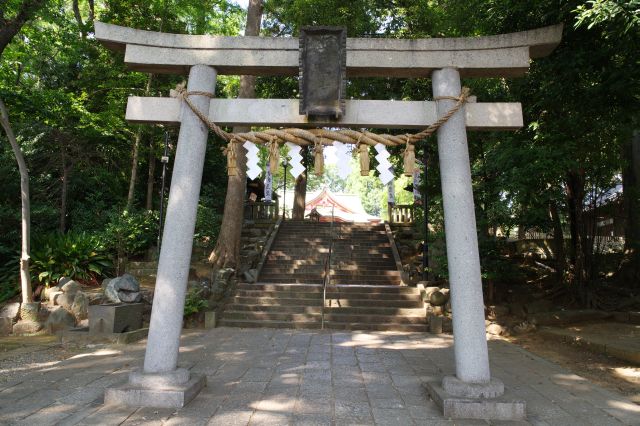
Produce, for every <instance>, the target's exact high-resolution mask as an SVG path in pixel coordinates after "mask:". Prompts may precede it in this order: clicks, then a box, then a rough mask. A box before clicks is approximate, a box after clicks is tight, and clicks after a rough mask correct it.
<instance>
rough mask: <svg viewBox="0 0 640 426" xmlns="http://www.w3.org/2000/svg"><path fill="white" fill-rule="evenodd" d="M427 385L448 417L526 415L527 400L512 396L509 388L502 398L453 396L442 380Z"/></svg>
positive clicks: (512, 417) (521, 417)
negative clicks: (518, 399) (443, 386)
mask: <svg viewBox="0 0 640 426" xmlns="http://www.w3.org/2000/svg"><path fill="white" fill-rule="evenodd" d="M425 387H426V388H427V392H428V393H429V396H431V399H433V401H434V402H435V403H436V405H438V406H439V407H440V408H441V409H442V411H443V414H444V416H445V417H446V418H451V419H483V420H511V421H518V420H524V419H525V417H526V408H527V407H526V402H524V401H517V400H514V399H512V398H510V397H509V392H508V390H507V392H505V394H504V395H503V396H502V397H500V398H493V399H484V398H461V397H457V396H452V395H450V394H448V393H447V392H445V390H444V389H443V388H442V385H441V384H440V382H429V383H427V384H426V385H425Z"/></svg>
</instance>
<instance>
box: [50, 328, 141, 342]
mask: <svg viewBox="0 0 640 426" xmlns="http://www.w3.org/2000/svg"><path fill="white" fill-rule="evenodd" d="M148 334H149V329H148V328H140V329H138V330H133V331H127V332H125V333H97V334H91V332H90V331H89V328H88V327H85V328H72V329H71V330H65V331H63V332H62V343H63V344H76V345H81V344H93V343H105V342H108V343H113V344H116V345H128V344H130V343H135V342H138V341H140V340H142V339H145V338H146V337H147V335H148Z"/></svg>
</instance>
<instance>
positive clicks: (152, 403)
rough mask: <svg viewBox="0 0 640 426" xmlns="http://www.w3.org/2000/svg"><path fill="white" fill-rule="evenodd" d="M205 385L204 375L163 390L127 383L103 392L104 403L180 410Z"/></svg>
mask: <svg viewBox="0 0 640 426" xmlns="http://www.w3.org/2000/svg"><path fill="white" fill-rule="evenodd" d="M206 385H207V379H206V376H204V375H198V376H193V377H191V379H190V380H189V381H188V382H187V383H185V384H183V385H176V386H167V387H163V388H155V389H152V388H146V387H142V386H139V385H134V384H131V383H127V384H125V385H122V386H119V387H116V388H110V389H107V390H106V391H105V394H104V403H105V404H115V405H129V406H134V407H155V408H182V407H184V406H185V405H187V404H188V403H189V401H191V400H192V399H193V398H195V396H196V395H197V394H198V393H199V392H200V391H201V390H202V388H203V387H205V386H206Z"/></svg>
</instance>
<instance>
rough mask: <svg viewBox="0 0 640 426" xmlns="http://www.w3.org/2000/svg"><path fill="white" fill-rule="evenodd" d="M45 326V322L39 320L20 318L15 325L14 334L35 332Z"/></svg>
mask: <svg viewBox="0 0 640 426" xmlns="http://www.w3.org/2000/svg"><path fill="white" fill-rule="evenodd" d="M43 328H44V324H42V323H41V322H38V321H23V320H20V321H18V322H17V323H15V324H14V325H13V334H15V335H22V334H35V333H37V332H39V331H40V330H42V329H43Z"/></svg>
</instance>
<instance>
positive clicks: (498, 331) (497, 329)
mask: <svg viewBox="0 0 640 426" xmlns="http://www.w3.org/2000/svg"><path fill="white" fill-rule="evenodd" d="M487 333H489V334H493V335H494V336H502V335H503V334H505V329H504V328H503V327H502V326H501V325H500V324H495V323H493V324H489V325H488V326H487Z"/></svg>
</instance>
